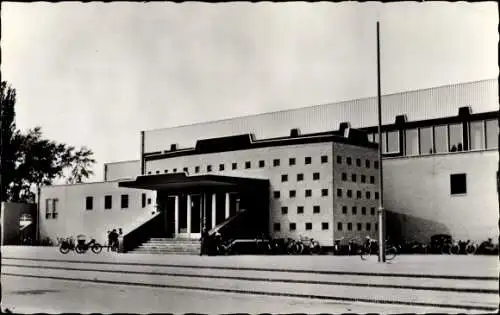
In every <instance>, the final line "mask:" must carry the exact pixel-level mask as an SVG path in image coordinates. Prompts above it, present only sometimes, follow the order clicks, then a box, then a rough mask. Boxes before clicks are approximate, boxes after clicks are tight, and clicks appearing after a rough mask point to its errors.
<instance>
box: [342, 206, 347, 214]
mask: <svg viewBox="0 0 500 315" xmlns="http://www.w3.org/2000/svg"><path fill="white" fill-rule="evenodd" d="M342 213H343V214H347V206H342Z"/></svg>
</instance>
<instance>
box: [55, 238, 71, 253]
mask: <svg viewBox="0 0 500 315" xmlns="http://www.w3.org/2000/svg"><path fill="white" fill-rule="evenodd" d="M57 242H58V243H59V251H60V252H61V254H67V253H69V252H70V251H72V250H75V239H74V238H73V237H67V238H61V237H58V238H57Z"/></svg>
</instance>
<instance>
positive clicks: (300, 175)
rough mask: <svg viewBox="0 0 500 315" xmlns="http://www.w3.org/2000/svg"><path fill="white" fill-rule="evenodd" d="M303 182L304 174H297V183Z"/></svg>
mask: <svg viewBox="0 0 500 315" xmlns="http://www.w3.org/2000/svg"><path fill="white" fill-rule="evenodd" d="M303 180H304V174H302V173H300V174H297V181H298V182H300V181H303Z"/></svg>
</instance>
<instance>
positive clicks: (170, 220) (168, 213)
mask: <svg viewBox="0 0 500 315" xmlns="http://www.w3.org/2000/svg"><path fill="white" fill-rule="evenodd" d="M163 215H164V216H165V234H166V235H165V236H166V237H168V238H172V237H174V235H175V231H174V230H175V196H169V197H168V198H167V207H166V210H165V213H164V214H163Z"/></svg>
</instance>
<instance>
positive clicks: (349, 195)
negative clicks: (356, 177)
mask: <svg viewBox="0 0 500 315" xmlns="http://www.w3.org/2000/svg"><path fill="white" fill-rule="evenodd" d="M347 197H348V198H352V190H350V189H348V190H347Z"/></svg>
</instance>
